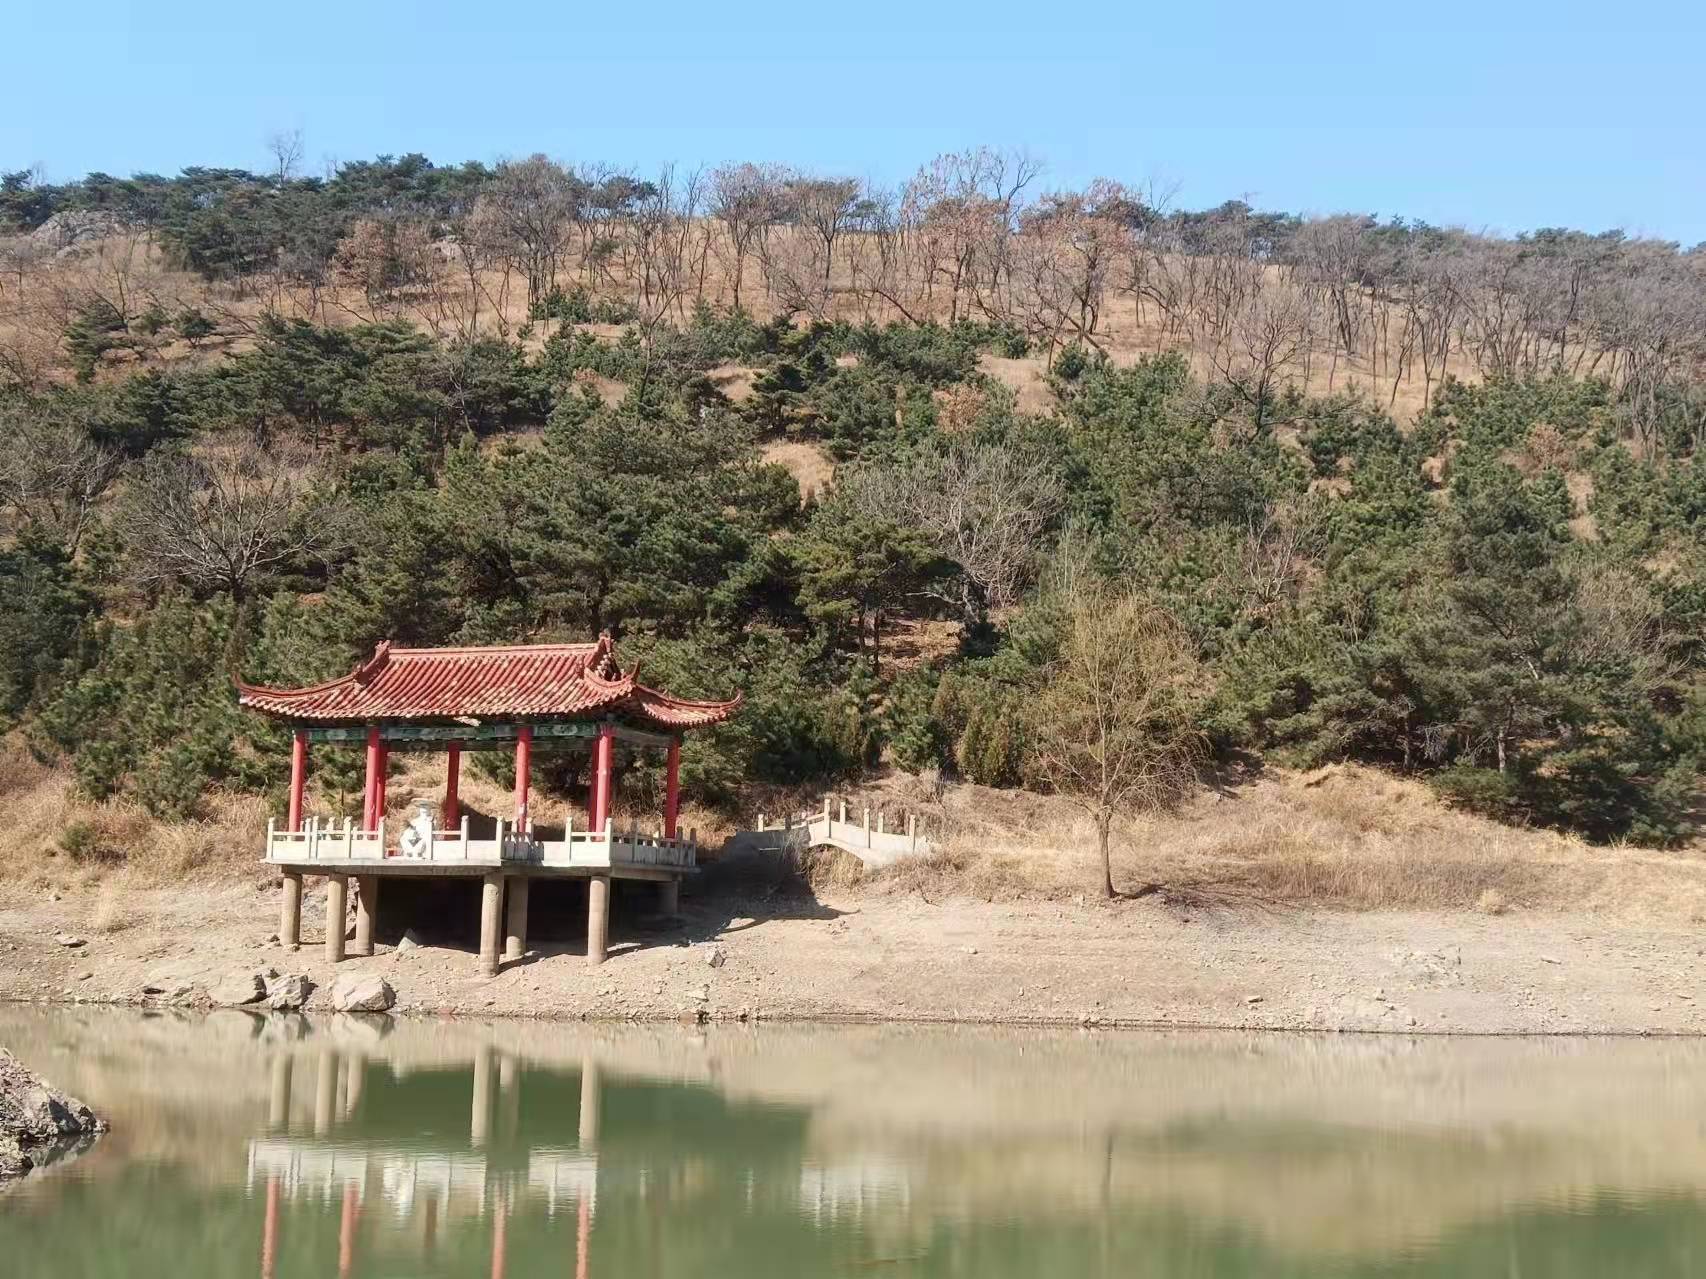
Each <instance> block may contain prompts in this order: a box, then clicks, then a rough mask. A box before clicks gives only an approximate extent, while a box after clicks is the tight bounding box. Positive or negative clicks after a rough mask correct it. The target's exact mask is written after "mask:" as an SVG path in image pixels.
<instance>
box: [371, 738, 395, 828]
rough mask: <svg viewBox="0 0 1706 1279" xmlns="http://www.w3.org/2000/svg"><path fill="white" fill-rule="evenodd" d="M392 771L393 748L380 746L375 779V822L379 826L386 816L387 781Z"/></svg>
mask: <svg viewBox="0 0 1706 1279" xmlns="http://www.w3.org/2000/svg"><path fill="white" fill-rule="evenodd" d="M390 772H391V748H390V747H389V746H386V745H385V744H384V743H383V742H381V743H380V746H379V775H378V776H377V777H376V778H374V780H373V824H374V825H375V826H378V825H379V823H380V821H381V820H383V819H384V817H385V783H386V781H387V779H388V774H389V773H390Z"/></svg>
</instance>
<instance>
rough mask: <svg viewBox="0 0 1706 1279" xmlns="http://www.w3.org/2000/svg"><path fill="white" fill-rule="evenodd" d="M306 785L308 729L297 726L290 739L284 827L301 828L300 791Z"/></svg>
mask: <svg viewBox="0 0 1706 1279" xmlns="http://www.w3.org/2000/svg"><path fill="white" fill-rule="evenodd" d="M307 785H308V730H307V729H306V728H299V729H297V730H296V733H295V735H294V736H293V737H292V738H291V739H290V808H289V810H288V812H287V815H286V818H285V826H286V829H288V830H292V831H298V830H301V829H302V793H303V791H304V789H306V787H307Z"/></svg>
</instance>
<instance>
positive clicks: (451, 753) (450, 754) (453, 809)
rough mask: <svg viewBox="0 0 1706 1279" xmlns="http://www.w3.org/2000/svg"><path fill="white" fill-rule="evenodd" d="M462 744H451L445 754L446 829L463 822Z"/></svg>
mask: <svg viewBox="0 0 1706 1279" xmlns="http://www.w3.org/2000/svg"><path fill="white" fill-rule="evenodd" d="M461 787H462V743H461V742H451V743H450V745H449V747H448V748H447V749H446V750H445V753H444V824H445V827H446V828H449V827H452V826H455V825H457V824H458V823H459V822H461V820H462V794H461Z"/></svg>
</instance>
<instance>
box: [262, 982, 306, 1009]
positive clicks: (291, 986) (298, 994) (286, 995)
mask: <svg viewBox="0 0 1706 1279" xmlns="http://www.w3.org/2000/svg"><path fill="white" fill-rule="evenodd" d="M313 993H314V983H313V982H311V981H309V980H308V977H307V975H306V974H304V973H290V974H287V975H286V976H283V977H274V978H272V979H271V980H270V981H268V982H267V1007H268V1008H271V1009H273V1010H274V1011H275V1012H284V1013H290V1012H296V1011H298V1010H299V1009H300V1008H301V1007H302V1006H303V1005H304V1004H306V1003H307V1002H308V996H309V995H311V994H313Z"/></svg>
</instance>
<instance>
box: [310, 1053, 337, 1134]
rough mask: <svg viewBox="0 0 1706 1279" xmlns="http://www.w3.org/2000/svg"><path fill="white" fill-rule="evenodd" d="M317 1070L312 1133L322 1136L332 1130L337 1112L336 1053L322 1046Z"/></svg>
mask: <svg viewBox="0 0 1706 1279" xmlns="http://www.w3.org/2000/svg"><path fill="white" fill-rule="evenodd" d="M318 1071H319V1073H318V1074H317V1075H316V1077H315V1080H314V1135H315V1136H316V1137H324V1136H325V1135H326V1134H327V1133H329V1132H331V1131H332V1121H333V1120H334V1119H336V1118H337V1113H338V1054H337V1053H336V1052H334V1051H333V1050H332V1049H330V1048H322V1049H321V1050H320V1061H319V1066H318Z"/></svg>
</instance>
